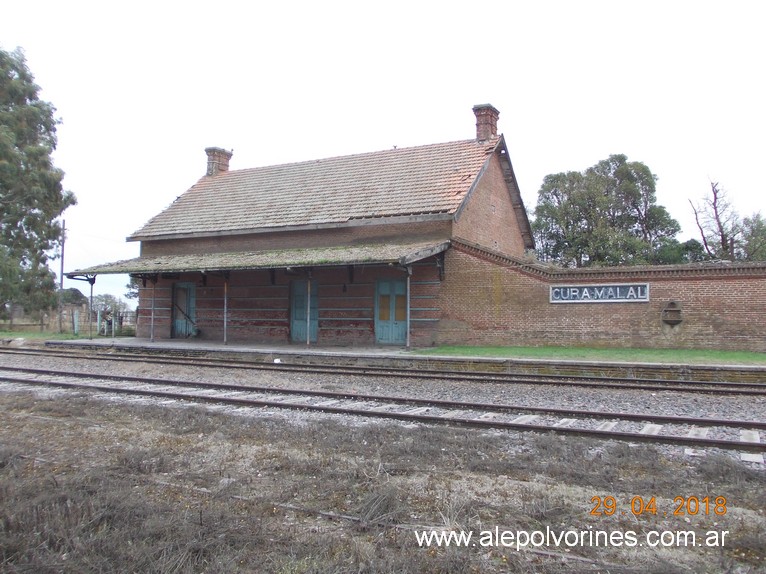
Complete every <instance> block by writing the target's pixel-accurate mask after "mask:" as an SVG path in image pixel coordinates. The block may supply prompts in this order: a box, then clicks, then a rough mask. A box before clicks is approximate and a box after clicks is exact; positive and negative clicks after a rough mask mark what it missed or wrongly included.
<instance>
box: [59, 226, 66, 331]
mask: <svg viewBox="0 0 766 574" xmlns="http://www.w3.org/2000/svg"><path fill="white" fill-rule="evenodd" d="M65 242H66V219H62V220H61V272H60V273H59V333H63V332H64V325H63V320H62V318H61V313H62V311H63V309H62V307H63V304H62V298H63V296H64V243H65Z"/></svg>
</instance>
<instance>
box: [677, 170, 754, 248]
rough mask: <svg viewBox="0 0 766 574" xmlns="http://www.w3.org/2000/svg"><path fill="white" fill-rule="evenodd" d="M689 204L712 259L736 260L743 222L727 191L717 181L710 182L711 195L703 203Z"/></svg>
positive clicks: (704, 245)
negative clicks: (730, 201)
mask: <svg viewBox="0 0 766 574" xmlns="http://www.w3.org/2000/svg"><path fill="white" fill-rule="evenodd" d="M689 204H690V205H691V206H692V210H693V211H694V219H695V221H696V222H697V228H698V229H699V232H700V237H701V239H702V245H703V247H704V248H705V252H706V253H707V254H708V256H709V257H710V258H712V259H729V260H731V261H734V260H735V259H736V258H737V256H736V247H737V240H738V235H739V234H740V233H741V227H740V226H741V222H740V220H739V216H738V215H737V212H736V211H734V208H733V207H732V206H731V204H730V203H729V199H728V197H727V194H726V192H725V191H724V190H723V189H720V188H719V187H718V183H717V182H712V181H711V182H710V196H709V197H706V198H704V199H703V200H702V205H694V203H692V200H691V199H690V200H689Z"/></svg>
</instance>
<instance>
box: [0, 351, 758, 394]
mask: <svg viewBox="0 0 766 574" xmlns="http://www.w3.org/2000/svg"><path fill="white" fill-rule="evenodd" d="M2 354H6V355H27V356H38V357H40V356H47V357H64V358H78V359H86V360H93V361H123V362H139V363H154V364H164V365H183V366H187V367H188V366H194V367H210V368H226V369H244V370H267V371H279V372H293V373H296V372H298V373H309V374H336V375H351V376H377V377H396V378H410V379H431V380H441V381H473V382H479V383H514V384H532V385H561V386H569V387H595V388H603V389H638V390H651V391H671V392H686V393H714V394H731V395H754V396H766V382H731V381H729V382H726V381H690V380H669V379H646V378H635V377H634V378H615V377H598V376H578V375H539V374H528V373H526V374H520V373H486V372H473V371H449V370H440V369H422V368H418V369H403V368H396V367H375V366H362V365H306V364H294V363H286V362H278V363H277V362H274V363H266V362H252V361H234V360H227V359H217V358H209V357H200V356H194V355H193V354H191V356H184V357H174V356H172V355H171V356H168V355H162V356H157V355H149V354H138V353H130V354H115V353H104V352H93V351H88V352H86V353H81V352H78V351H72V350H67V351H64V350H57V349H23V350H22V349H7V348H0V355H2Z"/></svg>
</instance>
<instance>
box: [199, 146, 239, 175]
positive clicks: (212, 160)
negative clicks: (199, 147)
mask: <svg viewBox="0 0 766 574" xmlns="http://www.w3.org/2000/svg"><path fill="white" fill-rule="evenodd" d="M205 153H206V154H207V175H217V174H219V173H222V172H224V171H229V160H230V159H231V156H232V155H233V154H234V151H233V150H232V151H226V150H225V149H223V148H220V147H208V148H205Z"/></svg>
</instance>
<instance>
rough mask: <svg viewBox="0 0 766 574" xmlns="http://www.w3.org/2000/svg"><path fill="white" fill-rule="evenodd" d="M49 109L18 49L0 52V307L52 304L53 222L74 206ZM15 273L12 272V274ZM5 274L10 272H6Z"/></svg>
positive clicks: (57, 234)
mask: <svg viewBox="0 0 766 574" xmlns="http://www.w3.org/2000/svg"><path fill="white" fill-rule="evenodd" d="M55 111H56V110H55V108H54V107H53V105H52V104H50V103H49V102H46V101H43V100H41V99H40V87H39V86H38V85H37V84H35V81H34V77H33V75H32V73H31V72H30V70H29V68H28V67H27V63H26V59H25V57H24V53H23V51H22V50H21V49H20V48H17V49H16V50H14V51H12V52H6V51H4V50H2V49H0V266H2V268H3V270H4V271H3V272H2V279H3V280H2V282H0V306H3V307H5V306H7V305H9V304H13V303H18V304H22V305H24V307H25V308H26V309H27V310H39V309H44V308H47V307H50V306H51V305H52V304H53V303H55V300H56V299H55V293H56V291H55V281H54V275H53V273H52V271H51V270H50V269H49V268H48V266H47V264H48V261H49V260H50V259H52V258H55V254H53V255H52V253H53V252H54V250H55V249H56V247H58V246H59V244H60V241H61V225H60V224H59V222H58V221H57V220H56V219H57V218H58V217H59V216H60V215H61V214H62V213H63V211H64V210H65V209H66V208H67V207H69V206H71V205H74V204H75V202H76V200H75V197H74V195H73V194H72V193H71V192H69V191H65V190H64V188H63V186H62V180H63V178H64V172H63V171H62V170H60V169H59V168H57V167H55V166H54V164H53V160H52V157H51V154H52V153H53V151H54V150H55V149H56V144H57V137H56V126H57V124H58V120H57V119H56V117H55ZM14 269H15V270H16V272H15V273H14V272H12V270H14ZM9 270H10V271H11V272H9Z"/></svg>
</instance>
